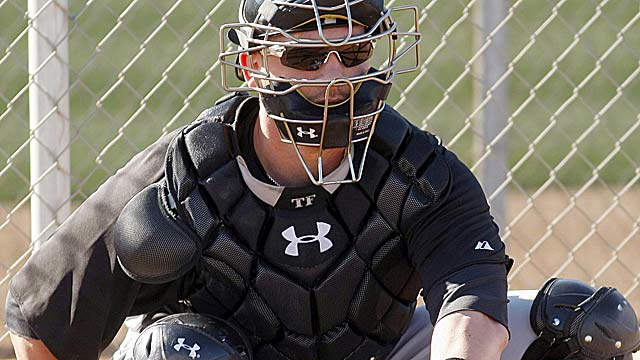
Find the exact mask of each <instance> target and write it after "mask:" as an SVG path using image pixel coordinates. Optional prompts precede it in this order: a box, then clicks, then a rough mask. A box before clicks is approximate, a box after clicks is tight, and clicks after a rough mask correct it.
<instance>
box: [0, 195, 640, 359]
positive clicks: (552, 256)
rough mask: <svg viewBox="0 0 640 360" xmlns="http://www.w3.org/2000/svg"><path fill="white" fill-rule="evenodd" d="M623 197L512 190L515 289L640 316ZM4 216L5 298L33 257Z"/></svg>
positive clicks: (633, 216) (633, 224)
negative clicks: (573, 290)
mask: <svg viewBox="0 0 640 360" xmlns="http://www.w3.org/2000/svg"><path fill="white" fill-rule="evenodd" d="M620 190H621V189H614V190H612V189H609V188H599V189H595V190H588V191H585V192H582V193H579V192H577V190H570V191H564V190H560V189H553V190H547V191H545V192H543V193H541V194H540V195H536V194H532V193H522V192H518V191H511V192H510V193H509V194H508V196H507V209H508V212H507V216H506V218H507V219H508V220H507V221H506V222H505V221H500V223H501V224H502V234H503V238H504V240H505V242H506V244H507V249H508V253H509V254H510V255H511V256H512V257H513V258H514V259H515V262H516V264H515V266H514V267H513V269H512V270H511V273H510V287H511V289H533V288H538V287H539V286H540V285H541V284H542V283H543V282H544V281H545V279H547V278H549V277H551V276H562V277H573V278H578V279H581V280H583V281H587V282H591V283H592V284H594V285H597V286H601V285H608V286H615V287H617V288H618V289H619V290H621V291H622V292H623V293H624V294H625V296H626V297H627V298H628V299H629V300H630V302H631V303H632V304H633V305H634V306H635V307H636V309H640V286H639V282H640V261H637V256H638V254H639V253H640V231H639V228H640V188H637V187H636V188H633V189H630V190H628V191H625V192H622V193H621V192H620ZM616 193H618V195H616ZM7 211H9V212H11V209H7V208H6V206H3V207H0V244H2V251H0V266H2V267H3V269H4V271H5V273H4V274H3V279H2V280H0V298H2V299H4V298H5V296H6V291H7V287H8V281H9V279H10V277H11V276H12V274H13V273H14V272H15V271H16V270H17V269H19V267H20V266H21V264H22V263H23V262H24V260H25V259H26V258H27V257H28V246H29V240H28V236H29V235H28V234H29V218H28V208H27V207H26V206H24V207H22V208H19V209H17V210H15V211H14V212H12V213H11V215H9V216H7ZM0 319H1V320H3V317H2V315H0ZM116 343H117V341H116ZM114 348H115V345H113V346H112V347H110V348H109V349H107V351H106V352H105V354H104V355H105V356H108V354H110V353H111V352H113V349H114ZM4 358H13V352H12V350H11V346H10V341H9V337H8V335H7V334H4V335H3V336H0V359H4ZM634 359H636V360H638V359H640V356H637V357H634Z"/></svg>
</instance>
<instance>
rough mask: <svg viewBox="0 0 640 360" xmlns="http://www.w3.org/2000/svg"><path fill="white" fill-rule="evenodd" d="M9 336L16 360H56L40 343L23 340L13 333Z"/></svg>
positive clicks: (27, 339)
mask: <svg viewBox="0 0 640 360" xmlns="http://www.w3.org/2000/svg"><path fill="white" fill-rule="evenodd" d="M10 334H11V342H12V343H13V349H14V350H15V353H16V359H17V360H25V359H38V360H56V357H55V356H53V354H52V353H51V351H49V349H48V348H47V347H46V346H45V345H44V343H43V342H42V341H40V340H35V339H29V338H25V337H22V336H20V335H16V334H14V333H10Z"/></svg>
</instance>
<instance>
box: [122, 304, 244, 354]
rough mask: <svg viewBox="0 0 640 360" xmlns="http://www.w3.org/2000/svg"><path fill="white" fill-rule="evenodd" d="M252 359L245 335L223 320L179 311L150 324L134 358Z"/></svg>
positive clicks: (137, 345)
mask: <svg viewBox="0 0 640 360" xmlns="http://www.w3.org/2000/svg"><path fill="white" fill-rule="evenodd" d="M180 359H210V360H212V359H216V360H250V359H252V355H251V347H250V345H249V342H248V340H247V339H246V337H245V336H244V335H243V334H241V333H240V331H239V330H238V329H236V328H235V327H234V326H233V325H231V324H229V323H227V322H226V321H224V320H221V319H217V318H214V317H211V316H207V315H203V314H193V313H180V314H174V315H170V316H167V317H165V318H162V319H160V320H158V321H156V322H155V323H153V324H151V325H149V326H148V327H147V328H146V329H145V330H144V331H142V333H141V334H140V336H138V338H137V339H136V341H135V343H134V346H133V360H180Z"/></svg>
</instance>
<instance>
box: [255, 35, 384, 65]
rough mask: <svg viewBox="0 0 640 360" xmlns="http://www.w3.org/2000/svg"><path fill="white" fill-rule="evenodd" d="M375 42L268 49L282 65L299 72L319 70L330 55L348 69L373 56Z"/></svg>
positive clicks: (275, 46)
mask: <svg viewBox="0 0 640 360" xmlns="http://www.w3.org/2000/svg"><path fill="white" fill-rule="evenodd" d="M374 44H375V42H374V41H367V42H362V43H357V44H347V45H342V46H324V47H293V46H289V47H287V46H281V45H274V46H270V47H268V48H267V51H268V53H269V55H273V56H275V57H278V58H280V63H282V65H285V66H289V67H292V68H294V69H298V70H307V71H311V70H318V69H319V68H320V66H321V65H322V64H324V63H325V62H326V61H327V59H328V58H329V55H331V54H332V53H335V54H336V55H337V56H338V59H340V62H341V63H342V64H343V65H344V66H346V67H353V66H356V65H360V64H362V63H363V62H365V61H367V60H368V59H369V58H370V57H371V55H373V49H374V47H375V46H374Z"/></svg>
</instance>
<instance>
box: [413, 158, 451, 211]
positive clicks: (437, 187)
mask: <svg viewBox="0 0 640 360" xmlns="http://www.w3.org/2000/svg"><path fill="white" fill-rule="evenodd" d="M450 181H451V170H450V169H449V165H448V164H447V161H446V160H445V158H444V156H442V155H440V154H438V155H437V156H433V157H432V158H431V161H430V162H429V164H428V165H427V167H426V168H425V170H424V172H423V173H422V175H420V176H419V177H418V179H417V182H418V187H419V188H420V189H421V190H422V191H423V192H424V193H425V195H427V197H431V198H433V201H434V202H436V201H438V200H439V199H440V197H441V196H442V194H443V193H445V192H446V191H447V189H448V186H449V182H450Z"/></svg>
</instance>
